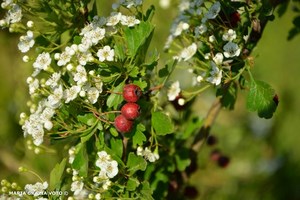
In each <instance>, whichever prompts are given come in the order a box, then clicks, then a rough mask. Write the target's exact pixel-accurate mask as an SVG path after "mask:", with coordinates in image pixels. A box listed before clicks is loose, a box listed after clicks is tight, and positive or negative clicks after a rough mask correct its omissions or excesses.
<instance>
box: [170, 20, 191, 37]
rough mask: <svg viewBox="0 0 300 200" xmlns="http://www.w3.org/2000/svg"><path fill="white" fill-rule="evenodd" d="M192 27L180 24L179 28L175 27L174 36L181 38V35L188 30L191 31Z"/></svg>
mask: <svg viewBox="0 0 300 200" xmlns="http://www.w3.org/2000/svg"><path fill="white" fill-rule="evenodd" d="M189 27H190V25H189V24H188V23H186V22H182V21H181V22H179V23H178V24H177V26H176V27H175V29H174V31H172V32H173V36H179V35H181V33H182V32H183V31H185V30H187V29H189Z"/></svg>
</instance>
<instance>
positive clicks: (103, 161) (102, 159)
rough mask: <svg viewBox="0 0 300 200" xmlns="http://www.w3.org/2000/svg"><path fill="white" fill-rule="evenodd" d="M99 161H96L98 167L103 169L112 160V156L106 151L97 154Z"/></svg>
mask: <svg viewBox="0 0 300 200" xmlns="http://www.w3.org/2000/svg"><path fill="white" fill-rule="evenodd" d="M97 155H98V157H99V158H98V159H97V160H96V166H97V167H99V168H102V167H104V166H105V165H106V163H107V162H108V161H109V160H110V159H111V157H110V155H108V154H107V153H106V151H100V152H98V153H97Z"/></svg>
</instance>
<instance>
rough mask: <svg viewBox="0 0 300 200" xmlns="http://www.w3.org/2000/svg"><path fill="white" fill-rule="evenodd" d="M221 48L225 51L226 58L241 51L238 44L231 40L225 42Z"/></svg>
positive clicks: (237, 54)
mask: <svg viewBox="0 0 300 200" xmlns="http://www.w3.org/2000/svg"><path fill="white" fill-rule="evenodd" d="M223 50H224V51H225V52H224V56H225V57H226V58H231V57H235V56H239V55H240V53H241V49H240V48H239V46H238V45H237V44H235V43H233V42H228V43H227V44H225V45H224V47H223Z"/></svg>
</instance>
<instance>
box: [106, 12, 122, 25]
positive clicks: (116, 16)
mask: <svg viewBox="0 0 300 200" xmlns="http://www.w3.org/2000/svg"><path fill="white" fill-rule="evenodd" d="M121 17H122V14H121V13H120V12H113V13H111V16H110V17H108V19H107V23H106V26H115V25H117V24H118V23H119V22H120V20H121Z"/></svg>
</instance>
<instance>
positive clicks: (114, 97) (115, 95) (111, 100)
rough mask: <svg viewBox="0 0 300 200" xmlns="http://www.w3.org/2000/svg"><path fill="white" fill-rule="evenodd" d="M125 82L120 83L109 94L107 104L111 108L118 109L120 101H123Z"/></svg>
mask: <svg viewBox="0 0 300 200" xmlns="http://www.w3.org/2000/svg"><path fill="white" fill-rule="evenodd" d="M123 87H124V82H122V83H120V84H119V85H118V86H117V87H115V88H114V89H113V90H112V93H111V94H110V95H109V97H108V99H107V101H106V105H107V106H108V107H109V108H111V107H113V108H114V109H117V108H118V106H119V105H120V103H122V101H123V96H122V95H121V94H120V93H122V92H123Z"/></svg>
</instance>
